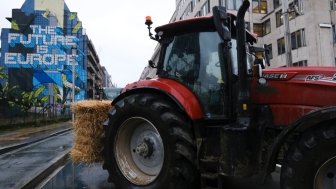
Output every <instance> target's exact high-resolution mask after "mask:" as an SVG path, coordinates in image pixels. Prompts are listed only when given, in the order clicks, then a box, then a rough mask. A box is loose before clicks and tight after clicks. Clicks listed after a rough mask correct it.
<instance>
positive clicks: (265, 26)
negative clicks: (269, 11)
mask: <svg viewBox="0 0 336 189" xmlns="http://www.w3.org/2000/svg"><path fill="white" fill-rule="evenodd" d="M269 33H271V21H270V19H268V20H266V21H265V22H263V35H267V34H269Z"/></svg>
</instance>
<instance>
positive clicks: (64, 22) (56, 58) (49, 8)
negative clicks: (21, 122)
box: [0, 0, 106, 103]
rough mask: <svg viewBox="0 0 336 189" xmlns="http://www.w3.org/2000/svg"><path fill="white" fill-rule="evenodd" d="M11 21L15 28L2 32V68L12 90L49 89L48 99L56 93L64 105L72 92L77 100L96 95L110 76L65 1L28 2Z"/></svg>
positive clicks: (16, 12)
mask: <svg viewBox="0 0 336 189" xmlns="http://www.w3.org/2000/svg"><path fill="white" fill-rule="evenodd" d="M7 20H8V21H9V22H11V28H2V30H1V57H0V58H1V61H0V66H1V67H4V70H5V72H6V73H7V75H8V83H9V85H10V86H18V87H19V88H20V89H21V90H23V91H31V90H34V89H36V88H39V87H40V86H41V85H44V86H46V88H45V90H44V91H43V93H44V95H49V96H55V95H57V96H58V97H60V98H61V101H62V103H69V102H70V101H71V100H72V93H73V92H74V93H75V95H74V99H75V101H78V100H83V99H88V98H94V97H95V95H94V92H95V90H94V89H95V88H98V87H99V85H100V84H102V83H103V79H104V78H105V74H106V72H104V71H103V69H102V66H101V65H100V62H99V58H98V55H97V53H96V51H95V48H94V46H93V43H92V42H91V40H89V38H88V36H87V35H86V34H85V32H84V31H85V30H84V29H83V28H82V22H81V21H80V20H79V18H78V16H77V13H76V12H71V11H70V10H69V8H68V7H67V5H66V3H65V2H64V0H26V1H25V2H24V4H23V5H22V7H21V8H20V9H13V10H12V17H11V18H7ZM73 74H74V77H73ZM1 82H5V81H4V80H3V81H1ZM6 82H7V81H6ZM72 83H75V88H74V90H73V88H72V86H73V85H72ZM98 84H99V85H98ZM55 88H56V89H55Z"/></svg>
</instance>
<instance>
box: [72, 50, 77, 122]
mask: <svg viewBox="0 0 336 189" xmlns="http://www.w3.org/2000/svg"><path fill="white" fill-rule="evenodd" d="M71 53H72V56H73V59H72V95H71V101H72V106H73V103H75V71H76V65H75V64H76V54H77V46H75V45H74V46H72V48H71ZM72 123H73V124H74V123H75V113H74V110H73V109H72Z"/></svg>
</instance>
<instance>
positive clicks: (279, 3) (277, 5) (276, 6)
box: [273, 0, 282, 9]
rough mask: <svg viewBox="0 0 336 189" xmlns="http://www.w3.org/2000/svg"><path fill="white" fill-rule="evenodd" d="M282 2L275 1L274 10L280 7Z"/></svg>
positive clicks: (279, 0)
mask: <svg viewBox="0 0 336 189" xmlns="http://www.w3.org/2000/svg"><path fill="white" fill-rule="evenodd" d="M281 1H282V0H273V6H274V9H276V8H278V7H280V5H281Z"/></svg>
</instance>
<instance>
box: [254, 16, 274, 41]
mask: <svg viewBox="0 0 336 189" xmlns="http://www.w3.org/2000/svg"><path fill="white" fill-rule="evenodd" d="M253 32H254V33H256V34H257V35H258V37H262V36H265V35H267V34H269V33H271V21H270V19H268V20H266V21H265V22H263V23H261V24H258V23H254V24H253Z"/></svg>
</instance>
